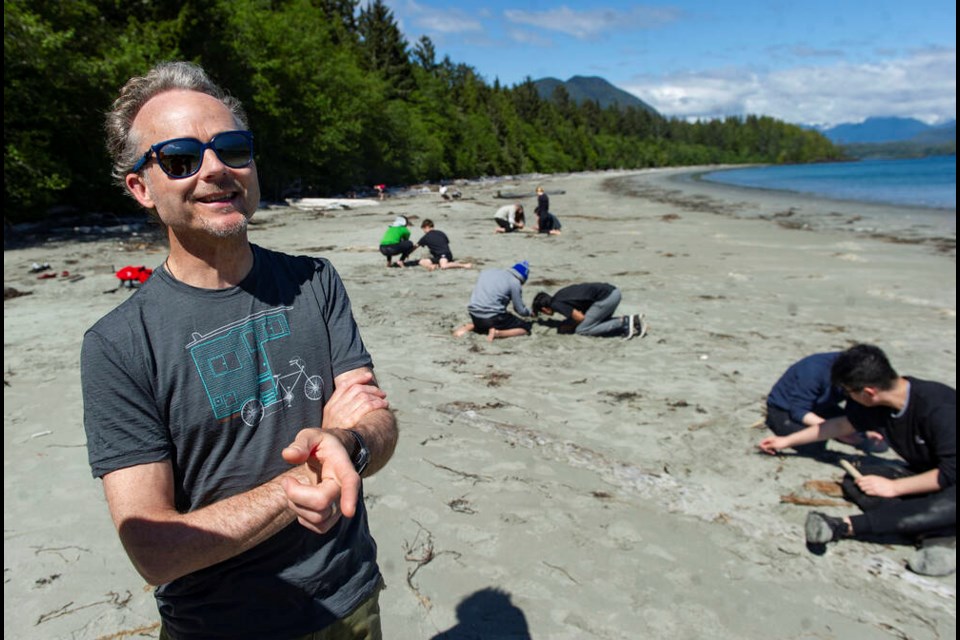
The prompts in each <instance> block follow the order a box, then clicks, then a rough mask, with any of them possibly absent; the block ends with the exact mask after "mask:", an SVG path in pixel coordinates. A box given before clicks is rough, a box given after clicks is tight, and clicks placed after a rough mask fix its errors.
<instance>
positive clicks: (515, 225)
mask: <svg viewBox="0 0 960 640" xmlns="http://www.w3.org/2000/svg"><path fill="white" fill-rule="evenodd" d="M493 221H494V222H496V223H497V228H496V229H494V230H493V232H494V233H513V232H514V231H519V230H522V229H523V225H524V217H523V205H522V204H505V205H503V206H502V207H500V208H499V209H497V212H496V213H494V214H493Z"/></svg>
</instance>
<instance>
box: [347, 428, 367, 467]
mask: <svg viewBox="0 0 960 640" xmlns="http://www.w3.org/2000/svg"><path fill="white" fill-rule="evenodd" d="M346 431H347V433H349V434H350V435H352V436H353V439H354V440H356V441H357V446H356V448H355V449H354V450H353V453H352V454H350V462H352V463H353V468H354V469H356V471H357V473H359V474H360V475H363V472H364V471H365V470H366V468H367V465H369V464H370V449H368V448H367V443H366V442H364V441H363V438H361V437H360V434H359V433H357V432H356V431H354V430H353V429H347V430H346Z"/></svg>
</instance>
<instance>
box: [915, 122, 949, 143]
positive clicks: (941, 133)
mask: <svg viewBox="0 0 960 640" xmlns="http://www.w3.org/2000/svg"><path fill="white" fill-rule="evenodd" d="M956 141H957V121H956V120H951V121H950V122H947V123H946V124H941V125H938V126H936V127H930V128H929V129H927V130H925V131H921V132H920V133H918V134H917V135H915V136H913V137H912V138H910V142H916V143H919V144H944V143H948V142H954V143H955V142H956Z"/></svg>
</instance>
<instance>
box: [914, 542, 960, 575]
mask: <svg viewBox="0 0 960 640" xmlns="http://www.w3.org/2000/svg"><path fill="white" fill-rule="evenodd" d="M907 568H908V569H910V571H913V572H914V573H916V574H919V575H921V576H949V575H950V574H952V573H955V572H956V571H957V539H956V538H953V537H951V538H936V539H933V538H932V539H930V540H925V541H924V542H923V546H922V547H921V548H919V549H917V551H916V552H915V553H914V554H913V557H912V558H910V559H909V560H908V561H907Z"/></svg>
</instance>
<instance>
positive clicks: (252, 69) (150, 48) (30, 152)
mask: <svg viewBox="0 0 960 640" xmlns="http://www.w3.org/2000/svg"><path fill="white" fill-rule="evenodd" d="M3 14H4V15H3V17H4V21H3V22H4V33H3V54H4V55H3V69H4V74H3V83H4V92H3V100H4V113H3V117H4V128H3V137H4V158H3V177H4V217H5V221H6V222H7V223H13V222H24V221H38V220H42V219H43V218H44V217H46V216H49V215H51V212H56V211H64V210H71V211H74V212H96V211H113V212H121V211H130V210H132V209H133V201H132V200H130V199H128V198H125V197H124V196H123V194H122V193H121V191H120V189H119V188H118V187H116V186H115V185H113V184H112V183H111V182H110V169H109V167H110V163H109V160H108V157H107V154H106V151H105V149H104V145H103V114H104V112H105V111H106V110H107V109H109V107H110V104H111V102H112V100H113V98H114V97H115V96H116V94H117V91H118V89H119V87H120V86H121V85H122V84H123V83H124V82H125V81H126V80H127V79H128V78H129V77H131V76H133V75H139V74H142V73H144V72H146V71H147V70H148V69H149V68H150V67H151V66H153V64H155V63H157V62H159V61H162V60H174V59H180V60H191V61H194V62H197V63H199V64H200V65H202V66H203V67H204V68H205V69H206V70H207V72H208V73H209V74H210V75H211V77H212V78H213V79H214V81H216V82H217V83H219V84H221V85H222V86H223V87H224V88H226V89H227V90H228V91H229V92H230V93H232V94H233V95H235V96H236V97H237V98H239V99H240V100H241V101H242V102H243V104H244V107H245V108H246V111H247V115H248V117H249V120H250V127H251V129H252V130H253V132H254V134H255V136H256V146H257V149H256V157H257V166H258V169H259V172H260V178H261V187H262V192H263V197H264V198H265V199H267V200H280V199H282V198H284V197H288V196H290V195H304V196H306V195H333V194H338V193H344V192H346V191H348V190H351V189H355V188H357V187H358V186H369V185H372V184H375V183H386V184H388V185H397V184H416V183H421V182H427V181H430V182H437V181H441V180H453V179H456V178H473V177H480V176H494V175H513V174H526V173H533V172H541V173H557V172H568V171H584V170H599V169H615V168H623V169H633V168H645V167H663V166H672V165H693V164H713V163H798V162H815V161H822V160H831V159H838V158H840V157H841V152H840V150H839V149H838V148H837V147H835V146H833V145H832V144H831V143H830V142H829V141H828V140H827V139H826V138H824V137H823V136H821V135H820V134H818V133H816V132H813V131H808V130H804V129H801V128H800V127H798V126H794V125H790V124H786V123H784V122H781V121H778V120H775V119H773V118H769V117H764V116H752V115H751V116H745V117H728V118H724V119H717V120H710V121H699V122H687V121H682V120H678V119H670V118H665V117H662V116H660V115H658V114H656V113H652V112H651V111H649V110H646V109H642V108H636V107H630V108H618V107H617V106H616V105H614V106H610V107H607V108H601V107H600V106H598V104H597V103H596V102H591V101H586V102H583V103H580V104H578V103H576V102H574V101H573V100H572V99H571V97H570V95H569V94H568V93H567V92H566V91H565V90H564V88H563V87H559V88H558V89H557V90H556V91H554V93H553V95H552V96H551V97H550V98H549V99H544V98H541V97H540V96H539V95H538V93H537V90H536V88H535V86H534V83H533V81H532V80H530V79H529V78H528V79H527V80H526V81H525V82H523V83H521V84H518V85H516V86H511V87H506V86H502V85H501V84H500V83H499V82H498V81H497V80H496V79H494V80H493V82H492V83H490V82H489V81H488V80H486V79H485V78H483V77H482V76H480V75H479V74H478V72H477V71H476V69H474V68H472V67H470V66H468V65H465V64H460V63H457V62H455V61H452V60H450V59H449V58H448V57H444V58H443V59H440V60H438V59H437V53H436V50H435V47H434V44H433V42H431V40H430V39H429V38H427V37H423V38H421V39H420V40H418V41H416V42H412V43H411V42H408V41H407V40H406V39H405V37H404V35H403V33H402V32H401V30H400V28H399V26H398V24H397V21H396V19H395V17H394V16H393V14H392V12H391V11H390V9H389V8H388V7H387V6H386V5H384V4H383V3H382V2H381V0H372V1H370V2H365V3H363V4H361V3H360V2H358V0H162V1H161V0H62V1H61V0H5V2H4V6H3Z"/></svg>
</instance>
